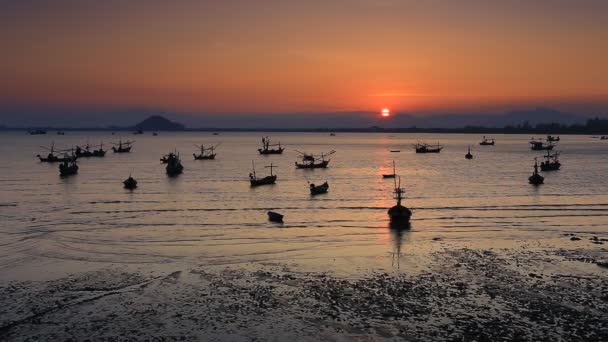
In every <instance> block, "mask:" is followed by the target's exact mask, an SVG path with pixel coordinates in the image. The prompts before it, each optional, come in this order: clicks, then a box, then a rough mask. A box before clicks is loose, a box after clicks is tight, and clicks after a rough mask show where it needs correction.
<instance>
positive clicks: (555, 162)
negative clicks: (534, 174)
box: [540, 151, 562, 171]
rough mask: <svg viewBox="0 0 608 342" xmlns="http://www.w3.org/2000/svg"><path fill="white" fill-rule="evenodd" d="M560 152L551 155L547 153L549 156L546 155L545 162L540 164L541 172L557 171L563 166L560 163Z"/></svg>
mask: <svg viewBox="0 0 608 342" xmlns="http://www.w3.org/2000/svg"><path fill="white" fill-rule="evenodd" d="M558 157H559V152H554V153H551V152H549V151H547V154H546V155H544V158H545V160H544V161H543V162H541V163H540V170H541V171H557V170H559V168H560V167H561V166H562V164H561V163H560V162H559V158H558Z"/></svg>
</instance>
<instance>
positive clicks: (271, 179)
mask: <svg viewBox="0 0 608 342" xmlns="http://www.w3.org/2000/svg"><path fill="white" fill-rule="evenodd" d="M251 165H252V167H253V171H252V172H251V173H249V183H250V184H251V186H252V187H253V186H260V185H269V184H274V183H275V182H276V181H277V175H273V174H272V169H273V168H275V167H276V166H274V165H272V163H270V165H269V166H265V167H267V168H270V176H266V177H263V178H258V176H257V174H256V172H255V164H254V163H253V160H252V161H251Z"/></svg>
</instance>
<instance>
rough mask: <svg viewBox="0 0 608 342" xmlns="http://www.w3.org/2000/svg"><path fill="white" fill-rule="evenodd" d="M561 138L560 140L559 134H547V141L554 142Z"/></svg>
mask: <svg viewBox="0 0 608 342" xmlns="http://www.w3.org/2000/svg"><path fill="white" fill-rule="evenodd" d="M559 140H560V138H559V136H557V137H554V136H552V135H547V141H549V142H554V141H559Z"/></svg>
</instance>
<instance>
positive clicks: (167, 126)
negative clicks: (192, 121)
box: [134, 115, 185, 131]
mask: <svg viewBox="0 0 608 342" xmlns="http://www.w3.org/2000/svg"><path fill="white" fill-rule="evenodd" d="M134 128H138V129H141V130H143V131H183V130H184V128H185V126H184V125H182V124H180V123H177V122H173V121H170V120H169V119H167V118H165V117H162V116H160V115H153V116H151V117H149V118H147V119H145V120H144V121H142V122H140V123H138V124H137V125H135V126H134Z"/></svg>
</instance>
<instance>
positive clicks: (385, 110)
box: [382, 108, 391, 118]
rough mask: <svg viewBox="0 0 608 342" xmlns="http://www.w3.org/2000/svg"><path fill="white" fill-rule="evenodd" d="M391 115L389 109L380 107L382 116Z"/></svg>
mask: <svg viewBox="0 0 608 342" xmlns="http://www.w3.org/2000/svg"><path fill="white" fill-rule="evenodd" d="M390 115H391V111H390V110H389V109H388V108H384V109H382V116H383V117H385V118H386V117H389V116H390Z"/></svg>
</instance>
